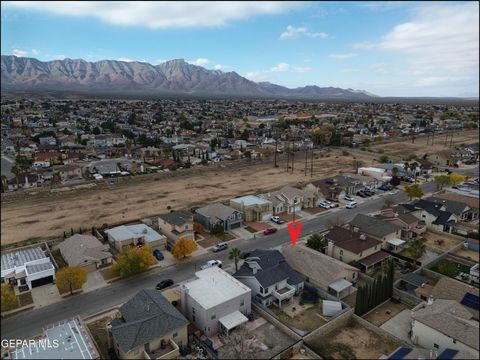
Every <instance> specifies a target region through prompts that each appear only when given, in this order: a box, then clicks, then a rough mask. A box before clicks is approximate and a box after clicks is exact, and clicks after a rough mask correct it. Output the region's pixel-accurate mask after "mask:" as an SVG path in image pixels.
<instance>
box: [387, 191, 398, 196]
mask: <svg viewBox="0 0 480 360" xmlns="http://www.w3.org/2000/svg"><path fill="white" fill-rule="evenodd" d="M398 193H399V191H398V190H392V191H389V192H388V194H389V195H396V194H398Z"/></svg>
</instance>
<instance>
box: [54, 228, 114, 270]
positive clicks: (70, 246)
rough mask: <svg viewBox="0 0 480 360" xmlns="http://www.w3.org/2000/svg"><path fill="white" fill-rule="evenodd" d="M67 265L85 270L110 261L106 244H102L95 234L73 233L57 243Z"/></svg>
mask: <svg viewBox="0 0 480 360" xmlns="http://www.w3.org/2000/svg"><path fill="white" fill-rule="evenodd" d="M56 248H57V249H59V250H60V253H61V254H62V256H63V258H64V259H65V261H66V262H67V264H68V266H78V267H82V268H83V269H85V271H95V270H96V269H98V268H101V267H103V266H107V265H109V264H111V263H112V253H111V252H110V246H109V245H108V244H102V243H101V242H100V240H98V239H97V238H96V237H95V236H92V235H82V234H75V235H73V236H70V237H69V238H66V239H65V240H63V241H62V242H61V243H60V244H58V245H57V247H56Z"/></svg>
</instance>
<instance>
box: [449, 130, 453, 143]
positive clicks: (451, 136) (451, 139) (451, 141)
mask: <svg viewBox="0 0 480 360" xmlns="http://www.w3.org/2000/svg"><path fill="white" fill-rule="evenodd" d="M450 147H453V131H452V134H451V135H450Z"/></svg>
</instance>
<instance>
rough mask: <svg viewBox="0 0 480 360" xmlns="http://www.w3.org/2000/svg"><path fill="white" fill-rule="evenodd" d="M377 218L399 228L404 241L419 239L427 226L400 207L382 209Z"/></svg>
mask: <svg viewBox="0 0 480 360" xmlns="http://www.w3.org/2000/svg"><path fill="white" fill-rule="evenodd" d="M379 218H380V219H382V220H385V221H389V222H390V223H392V224H394V225H396V226H398V227H399V228H401V237H402V238H404V239H412V238H416V237H419V236H421V235H422V234H423V233H425V232H426V231H427V226H426V225H425V224H424V223H423V222H422V221H421V220H420V219H418V218H417V217H416V216H413V215H412V214H410V213H409V212H408V211H407V210H406V209H405V208H404V207H402V206H397V207H395V208H383V209H382V210H381V211H380V215H379Z"/></svg>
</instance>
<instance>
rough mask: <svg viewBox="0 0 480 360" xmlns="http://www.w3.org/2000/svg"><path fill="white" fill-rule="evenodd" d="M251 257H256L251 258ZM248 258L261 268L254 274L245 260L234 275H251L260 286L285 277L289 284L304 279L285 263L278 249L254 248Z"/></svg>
mask: <svg viewBox="0 0 480 360" xmlns="http://www.w3.org/2000/svg"><path fill="white" fill-rule="evenodd" d="M253 258H257V259H255V260H253ZM249 259H251V260H253V261H255V262H256V263H257V264H258V265H259V266H260V268H261V270H259V271H257V273H256V274H254V273H253V271H252V269H251V268H250V267H249V266H248V264H247V262H246V261H245V262H244V263H243V265H242V266H241V267H240V269H238V271H237V272H236V273H235V274H233V276H234V277H240V278H241V277H252V276H253V277H255V279H257V281H258V282H259V283H260V285H262V287H269V286H271V285H274V284H276V283H278V282H280V281H282V280H285V279H287V282H288V283H289V284H291V285H296V284H299V283H301V282H303V281H304V280H303V278H302V277H301V276H299V275H298V274H297V273H296V272H295V270H293V269H292V268H291V267H290V265H288V264H287V262H286V261H285V258H284V257H283V255H282V254H281V253H280V251H278V250H260V249H256V250H254V251H253V252H251V253H250V256H249Z"/></svg>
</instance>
